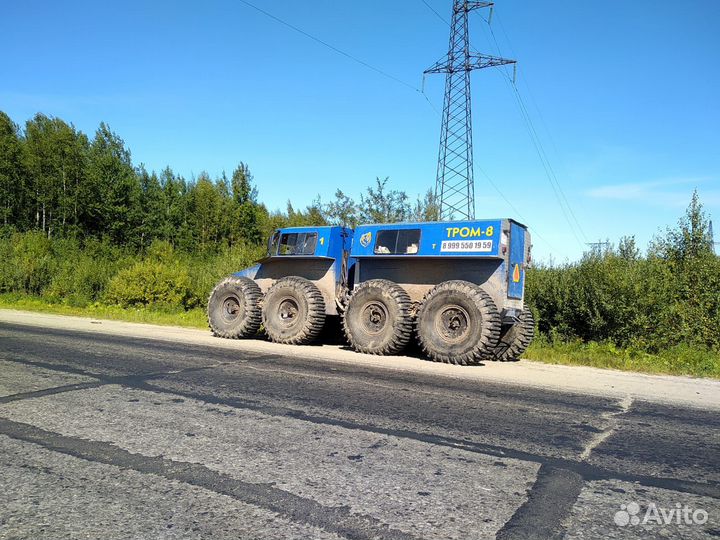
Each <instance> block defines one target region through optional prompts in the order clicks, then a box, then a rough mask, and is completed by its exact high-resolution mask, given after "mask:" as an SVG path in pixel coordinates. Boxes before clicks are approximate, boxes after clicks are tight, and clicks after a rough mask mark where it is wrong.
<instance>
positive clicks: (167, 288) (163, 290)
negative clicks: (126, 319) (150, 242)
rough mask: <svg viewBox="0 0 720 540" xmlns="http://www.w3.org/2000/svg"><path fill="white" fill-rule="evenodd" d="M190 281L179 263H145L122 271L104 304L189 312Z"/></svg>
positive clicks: (109, 288) (106, 296)
mask: <svg viewBox="0 0 720 540" xmlns="http://www.w3.org/2000/svg"><path fill="white" fill-rule="evenodd" d="M191 298H192V293H191V289H190V277H189V275H188V272H187V270H186V269H185V268H183V267H182V266H181V265H180V264H179V263H177V262H173V263H164V262H160V261H158V260H153V259H146V260H143V261H139V262H137V263H136V264H134V265H133V266H132V267H130V268H127V269H125V270H121V271H120V272H119V273H118V274H117V275H116V276H115V277H114V278H112V280H110V283H109V285H108V288H107V292H106V293H105V300H106V301H107V302H109V303H110V304H115V305H119V306H122V307H130V306H150V305H154V306H166V307H182V308H188V307H189V304H190V300H191Z"/></svg>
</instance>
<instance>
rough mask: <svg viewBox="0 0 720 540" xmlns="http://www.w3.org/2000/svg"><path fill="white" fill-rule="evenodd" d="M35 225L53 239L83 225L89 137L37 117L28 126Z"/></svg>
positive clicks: (56, 119)
mask: <svg viewBox="0 0 720 540" xmlns="http://www.w3.org/2000/svg"><path fill="white" fill-rule="evenodd" d="M25 148H26V153H25V156H26V163H27V167H28V171H29V173H30V177H31V182H32V191H33V194H34V199H35V204H36V208H35V226H36V227H37V228H39V229H41V230H42V231H43V232H45V233H46V234H47V235H48V236H50V235H51V234H52V233H53V232H54V231H55V230H56V229H61V230H65V229H67V228H68V226H75V225H77V224H78V223H79V222H80V215H81V212H82V210H83V205H84V201H81V192H82V190H83V186H84V184H85V166H86V155H87V148H88V141H87V137H86V136H85V135H84V134H82V133H81V132H79V131H77V130H76V129H75V128H74V127H73V126H72V125H68V124H66V123H65V122H63V121H62V120H60V119H59V118H51V117H48V116H45V115H43V114H37V115H35V117H34V118H33V119H32V120H29V121H28V122H27V124H26V126H25Z"/></svg>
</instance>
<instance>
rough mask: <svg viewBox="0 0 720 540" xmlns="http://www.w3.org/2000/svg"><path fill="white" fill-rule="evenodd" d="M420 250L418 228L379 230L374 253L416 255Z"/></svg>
mask: <svg viewBox="0 0 720 540" xmlns="http://www.w3.org/2000/svg"><path fill="white" fill-rule="evenodd" d="M419 250H420V229H396V230H385V231H379V232H378V234H377V240H376V241H375V254H376V255H416V254H417V253H418V251H419Z"/></svg>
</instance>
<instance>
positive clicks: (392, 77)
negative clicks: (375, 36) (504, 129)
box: [239, 0, 440, 115]
mask: <svg viewBox="0 0 720 540" xmlns="http://www.w3.org/2000/svg"><path fill="white" fill-rule="evenodd" d="M239 2H241V3H242V4H245V5H246V6H248V7H250V8H252V9H254V10H255V11H258V12H259V13H262V14H263V15H265V16H266V17H268V18H270V19H272V20H274V21H275V22H277V23H279V24H282V25H283V26H286V27H287V28H290V29H291V30H293V31H295V32H297V33H298V34H301V35H303V36H305V37H306V38H308V39H311V40H313V41H315V42H316V43H319V44H320V45H322V46H323V47H327V48H328V49H330V50H331V51H334V52H336V53H337V54H339V55H341V56H344V57H345V58H348V59H349V60H352V61H353V62H355V63H357V64H360V65H361V66H363V67H365V68H367V69H371V70H372V71H374V72H376V73H378V74H380V75H382V76H383V77H385V78H387V79H390V80H391V81H394V82H396V83H398V84H401V85H403V86H405V87H407V88H409V89H411V90H413V91H415V92H417V93H418V94H421V95H422V96H423V97H424V98H425V101H427V103H428V104H429V105H430V106H431V107H432V108H433V110H435V112H436V113H437V114H438V115H439V114H440V111H439V110H438V109H437V107H435V105H433V103H432V102H431V101H430V99H429V98H428V96H427V95H425V92H424V91H423V90H421V89H420V88H418V87H417V86H414V85H413V84H410V83H409V82H406V81H403V80H402V79H400V78H398V77H396V76H395V75H392V74H390V73H388V72H387V71H384V70H382V69H380V68H378V67H375V66H373V65H372V64H369V63H368V62H365V61H364V60H361V59H360V58H358V57H357V56H354V55H352V54H350V53H348V52H346V51H343V50H342V49H340V48H338V47H336V46H335V45H332V44H330V43H328V42H327V41H325V40H323V39H320V38H319V37H317V36H314V35H312V34H310V33H309V32H306V31H305V30H303V29H302V28H299V27H297V26H295V25H294V24H291V23H289V22H287V21H285V20H283V19H281V18H280V17H278V16H276V15H273V14H272V13H270V12H268V11H265V10H264V9H262V8H261V7H258V6H256V5H255V4H253V3H251V2H248V1H247V0H239Z"/></svg>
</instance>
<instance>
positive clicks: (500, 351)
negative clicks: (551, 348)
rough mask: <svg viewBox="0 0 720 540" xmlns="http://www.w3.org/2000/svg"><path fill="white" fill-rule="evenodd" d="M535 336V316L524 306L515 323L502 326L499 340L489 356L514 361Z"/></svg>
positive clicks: (493, 358)
mask: <svg viewBox="0 0 720 540" xmlns="http://www.w3.org/2000/svg"><path fill="white" fill-rule="evenodd" d="M534 337H535V317H533V314H532V311H530V310H529V309H528V308H525V309H523V310H522V312H521V313H520V317H519V320H518V322H517V323H515V324H513V325H511V326H508V327H507V328H502V330H501V333H500V340H499V341H498V344H497V345H496V346H495V348H494V349H493V352H492V355H491V356H490V358H491V359H492V360H499V361H500V362H515V361H517V360H520V357H521V356H522V355H523V353H524V352H525V351H526V350H527V348H528V347H529V346H530V343H532V340H533V338H534Z"/></svg>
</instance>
